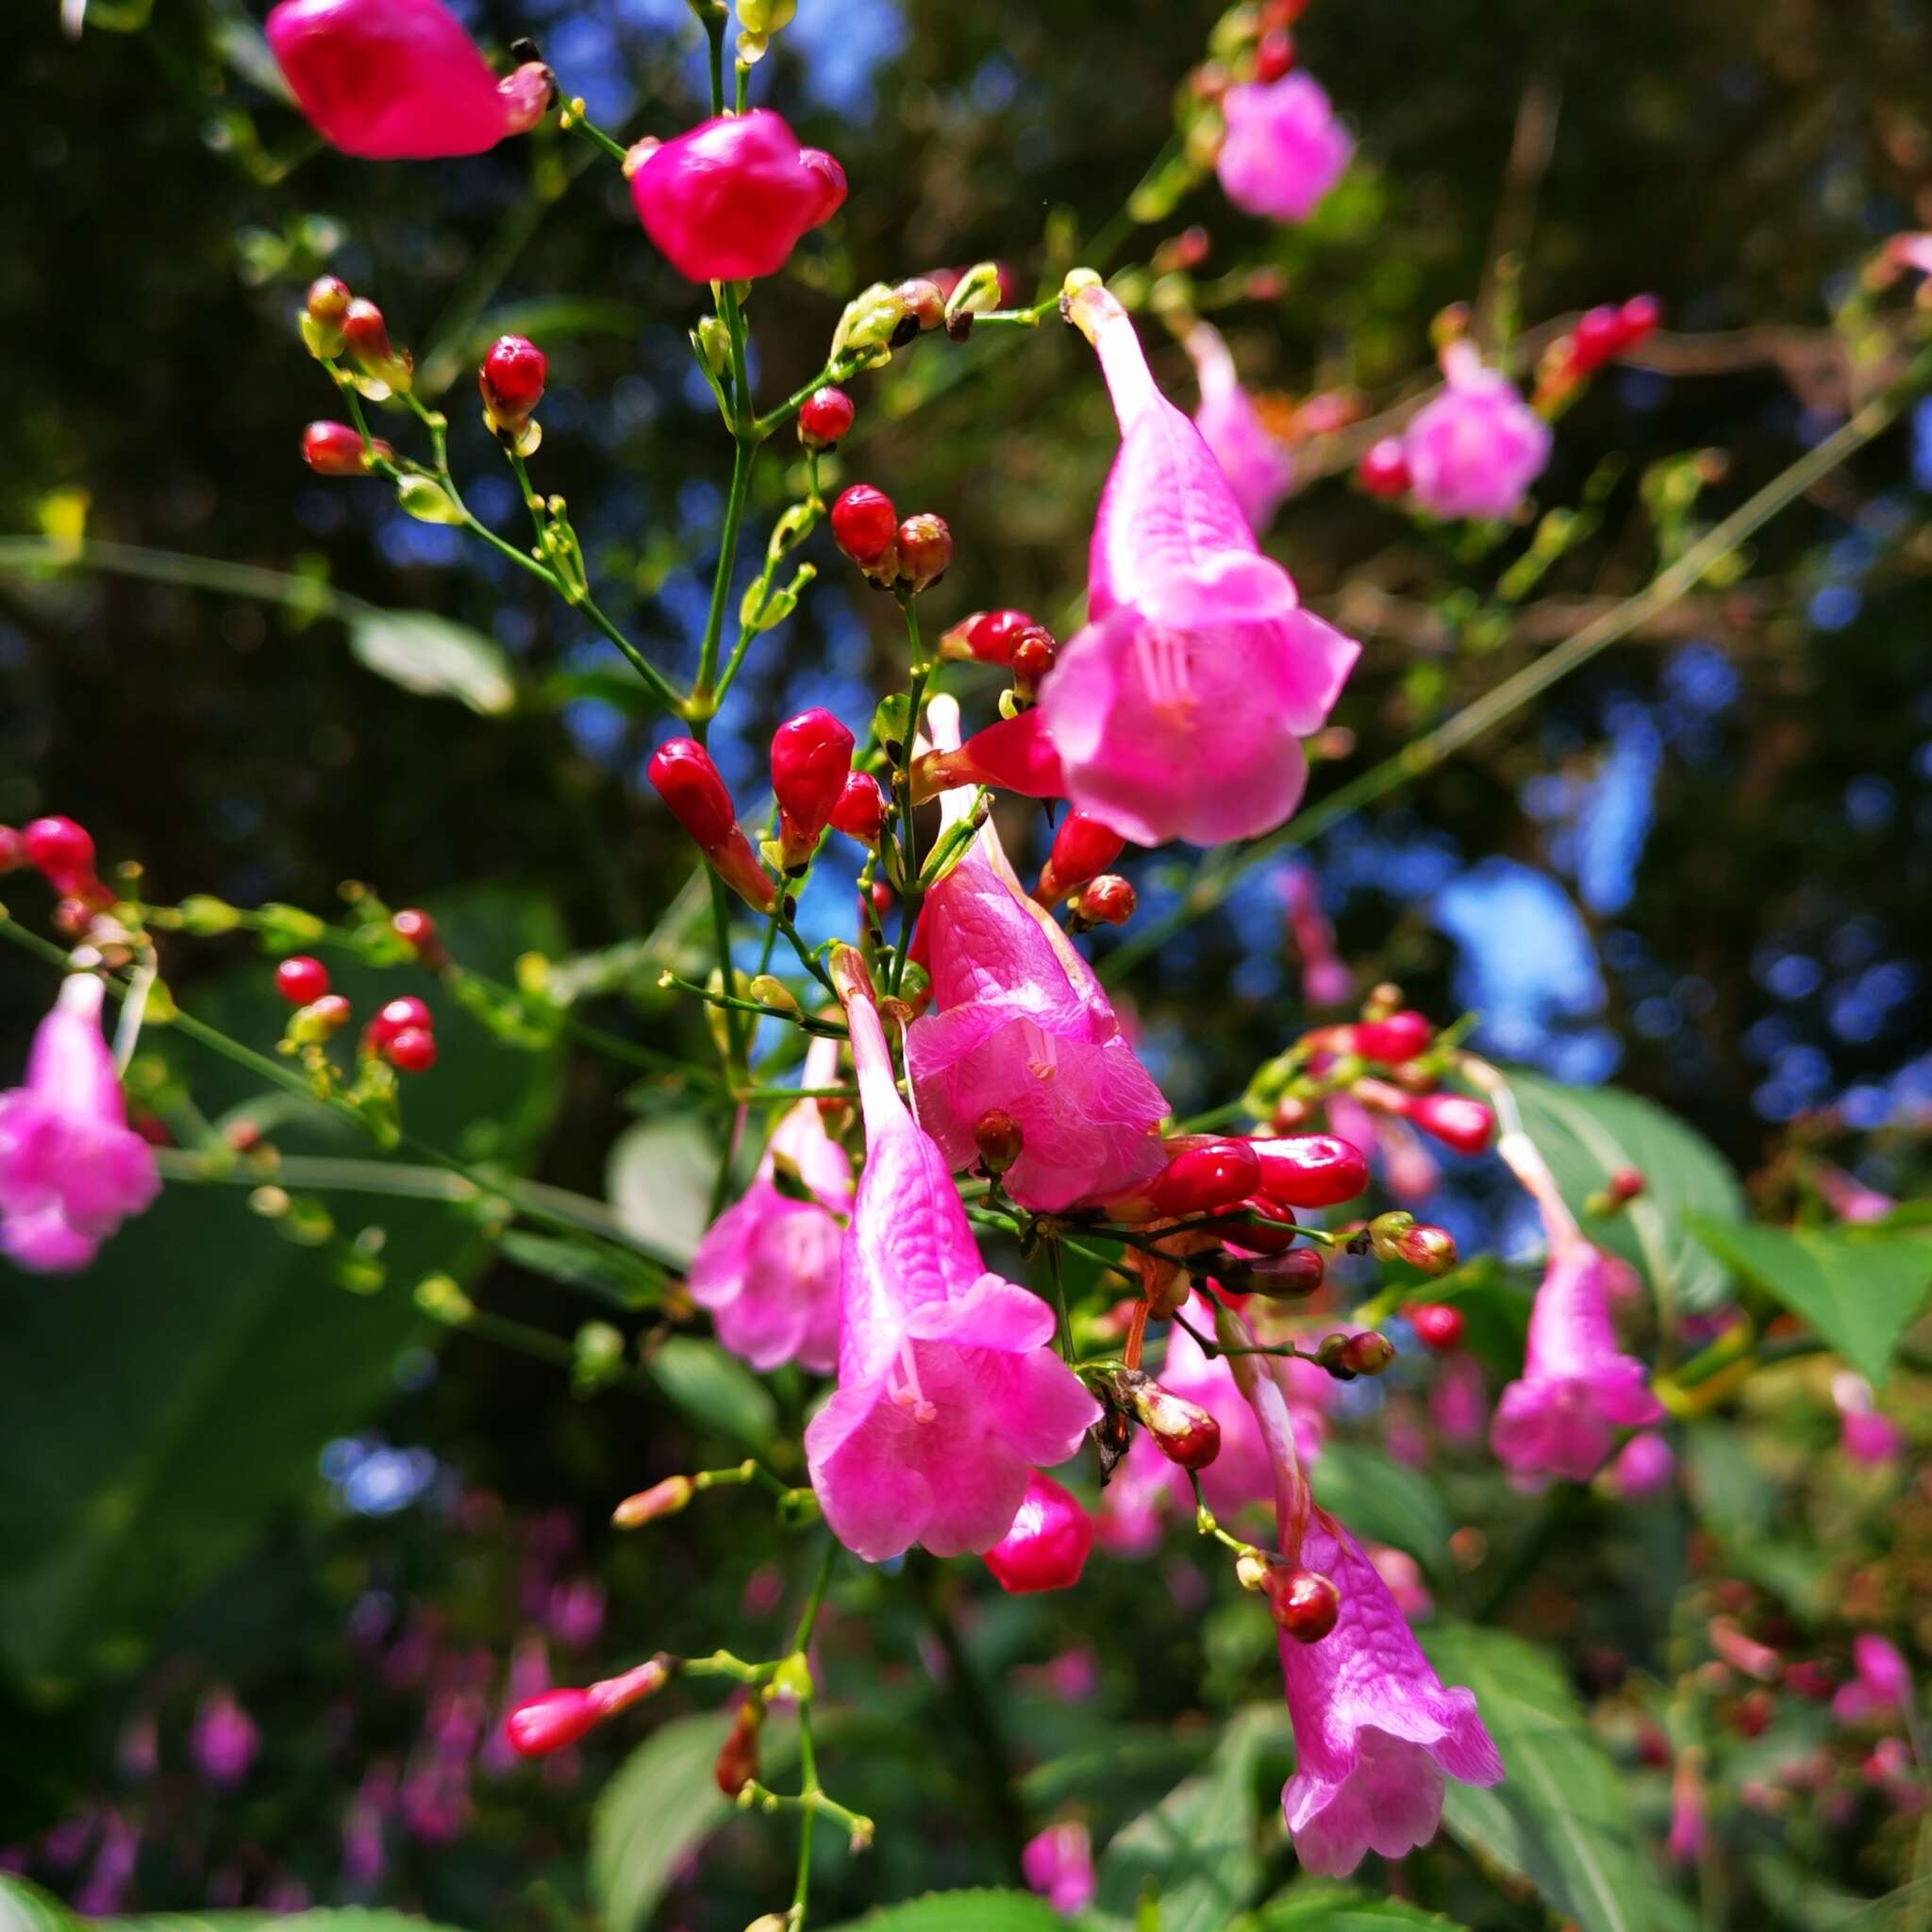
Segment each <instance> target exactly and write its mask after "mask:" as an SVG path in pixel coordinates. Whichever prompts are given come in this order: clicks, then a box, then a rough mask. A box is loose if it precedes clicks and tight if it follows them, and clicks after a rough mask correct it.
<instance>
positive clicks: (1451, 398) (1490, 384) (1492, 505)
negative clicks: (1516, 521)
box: [1402, 342, 1551, 518]
mask: <svg viewBox="0 0 1932 1932" xmlns="http://www.w3.org/2000/svg"><path fill="white" fill-rule="evenodd" d="M1442 375H1443V389H1442V392H1441V395H1439V396H1437V397H1436V399H1435V400H1434V401H1433V402H1431V403H1429V404H1427V405H1425V406H1424V408H1421V409H1419V410H1418V411H1417V412H1416V416H1415V419H1414V421H1413V422H1411V423H1410V424H1409V425H1408V428H1407V431H1406V433H1405V434H1404V436H1403V441H1402V447H1403V453H1404V455H1405V456H1407V458H1408V470H1409V476H1410V478H1411V485H1412V488H1413V491H1414V494H1415V500H1416V501H1417V502H1418V503H1419V504H1421V505H1422V507H1423V508H1424V509H1425V510H1427V511H1428V512H1429V513H1430V515H1431V516H1438V517H1445V518H1446V517H1510V516H1514V515H1515V514H1516V511H1517V509H1518V508H1519V507H1520V506H1521V504H1522V502H1523V498H1524V492H1525V491H1527V490H1528V488H1529V486H1530V485H1531V484H1532V483H1534V482H1535V481H1536V479H1537V478H1538V477H1539V476H1540V475H1542V472H1543V466H1544V464H1546V463H1547V462H1548V461H1549V459H1550V443H1551V437H1550V425H1548V424H1547V423H1545V422H1544V421H1543V419H1542V418H1541V416H1539V415H1538V414H1537V413H1536V411H1535V410H1534V409H1532V408H1530V407H1529V405H1528V404H1527V403H1525V402H1524V400H1523V398H1522V396H1521V395H1519V394H1518V393H1517V391H1516V386H1515V385H1514V384H1513V383H1512V382H1511V381H1510V380H1509V378H1508V377H1507V375H1504V374H1503V373H1502V371H1501V370H1498V369H1489V368H1485V367H1484V365H1483V362H1482V359H1481V358H1480V357H1478V356H1477V354H1476V352H1475V350H1474V347H1473V346H1472V345H1471V344H1470V343H1468V342H1452V343H1450V345H1449V346H1448V347H1447V348H1446V349H1445V350H1443V352H1442Z"/></svg>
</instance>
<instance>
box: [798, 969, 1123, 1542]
mask: <svg viewBox="0 0 1932 1932" xmlns="http://www.w3.org/2000/svg"><path fill="white" fill-rule="evenodd" d="M833 974H834V977H835V979H838V980H839V982H840V985H841V992H842V994H843V997H844V1002H845V1016H846V1022H847V1024H848V1025H849V1027H850V1029H851V1036H852V1057H853V1061H854V1064H855V1065H856V1066H857V1068H858V1090H859V1101H860V1105H861V1107H862V1108H863V1109H864V1113H865V1138H866V1150H865V1167H864V1171H863V1173H862V1174H860V1176H859V1182H858V1199H857V1202H856V1205H855V1207H854V1209H853V1215H852V1224H851V1226H850V1227H849V1228H848V1229H847V1230H846V1235H845V1246H844V1254H843V1257H842V1261H841V1282H840V1321H841V1328H840V1336H839V1387H838V1390H837V1391H836V1392H835V1393H834V1395H833V1396H832V1399H831V1400H830V1401H829V1402H828V1403H826V1405H825V1406H824V1408H822V1409H821V1410H820V1411H819V1413H818V1414H817V1415H816V1416H814V1417H813V1418H812V1421H811V1424H810V1425H809V1426H808V1428H807V1430H806V1432H805V1448H806V1461H807V1464H808V1468H809V1470H810V1472H811V1482H812V1488H813V1489H814V1490H815V1491H817V1492H818V1498H819V1502H820V1505H821V1507H823V1508H824V1514H825V1521H826V1522H827V1523H828V1524H830V1525H831V1528H832V1532H833V1534H834V1535H835V1536H837V1537H838V1539H839V1540H840V1541H841V1542H842V1543H843V1544H844V1545H845V1546H846V1547H847V1548H848V1549H850V1550H852V1551H854V1552H855V1553H856V1554H857V1555H858V1556H860V1557H865V1558H866V1559H867V1560H868V1561H870V1562H883V1561H884V1560H885V1559H886V1558H888V1557H896V1556H899V1555H901V1554H902V1553H903V1552H904V1551H906V1550H908V1549H909V1548H910V1547H911V1546H912V1545H913V1544H914V1543H919V1544H921V1545H923V1546H924V1548H925V1549H927V1550H930V1551H931V1552H932V1554H933V1555H934V1556H936V1557H958V1556H964V1555H967V1554H969V1553H971V1554H975V1555H977V1554H981V1553H983V1552H985V1551H987V1550H990V1549H991V1548H992V1546H993V1545H994V1544H995V1543H997V1542H998V1541H1000V1539H1001V1538H1002V1537H1004V1536H1005V1535H1006V1534H1007V1532H1008V1530H1009V1529H1010V1528H1011V1527H1012V1524H1013V1519H1014V1517H1015V1516H1016V1515H1017V1514H1018V1512H1019V1508H1020V1505H1021V1503H1022V1502H1023V1501H1024V1498H1025V1495H1026V1488H1027V1484H1028V1482H1029V1480H1030V1479H1031V1475H1032V1472H1033V1471H1034V1470H1035V1469H1039V1468H1051V1467H1052V1466H1053V1465H1054V1464H1056V1463H1059V1462H1064V1461H1065V1460H1066V1459H1067V1458H1068V1457H1070V1456H1072V1455H1073V1454H1074V1451H1075V1450H1076V1449H1077V1448H1078V1447H1079V1445H1080V1439H1081V1437H1082V1436H1083V1435H1085V1433H1086V1432H1087V1430H1088V1428H1089V1427H1090V1426H1091V1424H1092V1423H1093V1422H1094V1420H1095V1419H1096V1418H1097V1416H1098V1415H1099V1412H1100V1405H1099V1404H1098V1403H1097V1402H1096V1401H1095V1400H1094V1399H1093V1397H1092V1396H1091V1395H1090V1394H1089V1393H1088V1392H1087V1391H1086V1390H1085V1389H1084V1388H1083V1387H1082V1386H1081V1383H1080V1381H1079V1378H1078V1377H1077V1376H1076V1375H1075V1374H1074V1372H1073V1371H1072V1370H1071V1369H1070V1368H1068V1367H1067V1365H1066V1364H1065V1363H1064V1362H1063V1361H1061V1360H1060V1358H1059V1357H1058V1354H1056V1353H1055V1351H1054V1349H1053V1347H1052V1340H1053V1332H1054V1316H1053V1311H1052V1309H1050V1308H1049V1307H1047V1305H1046V1304H1045V1303H1044V1302H1043V1301H1041V1299H1040V1297H1039V1296H1038V1295H1036V1294H1034V1293H1032V1292H1031V1291H1029V1290H1027V1289H1024V1288H1021V1287H1020V1286H1018V1285H1017V1284H1016V1283H1014V1282H1010V1281H1007V1280H1003V1279H1002V1278H1001V1277H1000V1276H999V1275H997V1274H990V1273H988V1272H987V1269H986V1265H985V1263H984V1262H983V1261H982V1260H981V1259H980V1256H979V1249H978V1246H977V1244H976V1243H975V1242H974V1239H973V1230H972V1228H971V1227H970V1226H969V1225H968V1224H967V1220H966V1212H965V1209H964V1208H962V1207H961V1206H960V1205H959V1197H958V1194H957V1193H956V1192H955V1191H954V1188H953V1182H952V1176H951V1174H950V1171H949V1170H948V1168H947V1165H946V1161H945V1158H944V1157H943V1156H942V1155H941V1153H940V1151H939V1149H938V1148H937V1147H936V1146H935V1145H934V1144H933V1142H932V1140H931V1139H930V1137H929V1136H928V1135H926V1134H925V1133H924V1131H923V1130H922V1129H921V1128H920V1127H919V1126H918V1125H917V1124H916V1123H915V1122H914V1121H913V1119H912V1116H911V1115H910V1114H909V1113H908V1112H907V1110H906V1104H905V1102H904V1101H903V1100H901V1098H900V1097H899V1089H898V1086H897V1083H896V1082H895V1080H894V1079H893V1075H892V1058H891V1049H890V1048H889V1047H888V1046H887V1044H886V1036H885V1032H884V1029H883V1028H882V1026H881V1025H880V1024H879V1015H878V1008H877V1007H876V1006H875V1005H874V1000H873V996H872V992H871V989H870V987H869V986H868V985H867V984H866V983H865V980H864V968H863V966H862V965H860V964H859V963H858V957H857V955H855V954H852V953H849V952H847V953H841V954H839V955H837V956H835V958H834V961H833Z"/></svg>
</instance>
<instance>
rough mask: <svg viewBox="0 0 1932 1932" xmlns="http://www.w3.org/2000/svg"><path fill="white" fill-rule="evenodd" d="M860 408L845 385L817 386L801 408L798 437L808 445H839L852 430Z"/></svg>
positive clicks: (810, 447)
mask: <svg viewBox="0 0 1932 1932" xmlns="http://www.w3.org/2000/svg"><path fill="white" fill-rule="evenodd" d="M857 414H858V411H857V410H856V409H855V408H853V407H852V398H851V397H850V396H848V395H847V394H846V393H845V391H843V390H842V389H834V388H832V387H831V385H830V384H829V383H828V384H827V385H826V386H825V387H824V389H815V390H813V391H812V392H811V394H810V395H808V397H807V398H806V399H805V407H804V408H802V409H800V410H799V412H798V440H799V441H800V442H802V443H804V445H805V446H806V448H807V449H836V448H837V447H838V446H839V444H841V442H843V441H845V439H846V437H847V436H848V435H849V434H850V433H851V429H852V419H853V418H854V416H856V415H857Z"/></svg>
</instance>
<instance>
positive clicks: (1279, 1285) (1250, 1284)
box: [1223, 1237, 1328, 1302]
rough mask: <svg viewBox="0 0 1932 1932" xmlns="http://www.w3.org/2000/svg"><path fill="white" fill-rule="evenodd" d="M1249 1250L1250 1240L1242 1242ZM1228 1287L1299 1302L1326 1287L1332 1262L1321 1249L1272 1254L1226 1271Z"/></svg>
mask: <svg viewBox="0 0 1932 1932" xmlns="http://www.w3.org/2000/svg"><path fill="white" fill-rule="evenodd" d="M1246 1245H1247V1241H1246V1239H1245V1237H1244V1238H1243V1239H1242V1241H1241V1246H1243V1247H1245V1246H1246ZM1223 1273H1224V1274H1226V1275H1227V1285H1228V1287H1230V1288H1232V1289H1235V1290H1238V1291H1240V1292H1241V1293H1242V1294H1262V1295H1266V1296H1267V1297H1268V1298H1269V1299H1270V1300H1271V1301H1277V1302H1297V1301H1301V1300H1303V1299H1304V1298H1305V1297H1307V1296H1308V1295H1311V1294H1313V1293H1314V1291H1316V1290H1317V1289H1318V1288H1320V1287H1321V1286H1322V1283H1323V1282H1324V1280H1325V1279H1326V1277H1327V1274H1328V1263H1327V1261H1326V1259H1325V1258H1324V1256H1323V1253H1322V1250H1321V1249H1320V1248H1291V1249H1289V1251H1288V1252H1287V1253H1286V1254H1285V1255H1268V1256H1266V1257H1264V1258H1262V1259H1261V1260H1258V1261H1244V1262H1242V1263H1241V1265H1240V1266H1239V1267H1238V1268H1234V1269H1224V1270H1223Z"/></svg>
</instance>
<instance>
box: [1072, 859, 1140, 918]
mask: <svg viewBox="0 0 1932 1932" xmlns="http://www.w3.org/2000/svg"><path fill="white" fill-rule="evenodd" d="M1140 903H1141V895H1140V894H1139V893H1138V892H1137V891H1135V890H1134V888H1133V884H1132V882H1131V881H1130V880H1128V879H1124V878H1123V877H1122V876H1121V875H1120V874H1119V873H1117V872H1104V873H1102V874H1100V876H1099V877H1098V878H1097V879H1094V880H1092V881H1091V883H1089V884H1088V885H1085V886H1083V887H1081V889H1080V892H1079V896H1078V898H1077V899H1076V900H1075V901H1074V906H1075V908H1076V909H1077V911H1078V912H1079V915H1080V917H1081V918H1082V919H1084V920H1086V921H1087V922H1088V923H1089V924H1091V925H1124V924H1126V923H1127V921H1128V920H1130V919H1131V918H1133V916H1134V912H1135V909H1136V908H1138V907H1139V905H1140Z"/></svg>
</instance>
